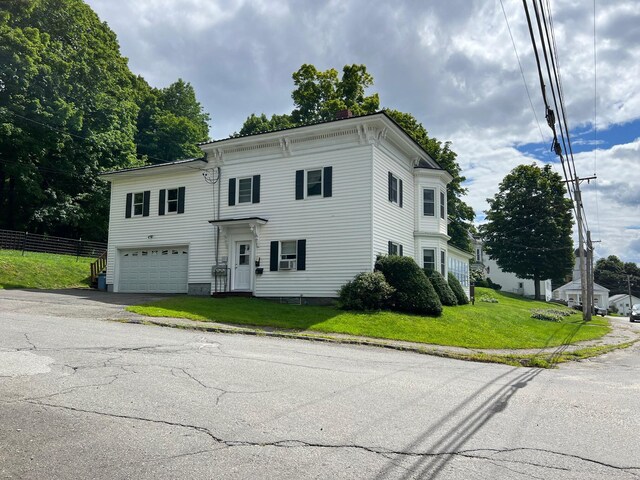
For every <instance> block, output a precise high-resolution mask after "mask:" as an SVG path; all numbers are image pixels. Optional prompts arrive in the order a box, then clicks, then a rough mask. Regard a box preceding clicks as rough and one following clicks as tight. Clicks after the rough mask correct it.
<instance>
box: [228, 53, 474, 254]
mask: <svg viewBox="0 0 640 480" xmlns="http://www.w3.org/2000/svg"><path fill="white" fill-rule="evenodd" d="M292 77H293V84H294V86H295V88H294V90H293V92H292V94H291V98H292V99H293V103H294V109H293V111H292V112H291V114H284V115H273V116H272V117H271V118H270V119H269V118H267V116H266V115H265V114H264V113H263V114H262V115H260V116H257V115H255V114H251V115H250V116H249V117H248V118H247V119H246V121H245V122H244V125H243V126H242V129H241V130H240V133H239V135H250V134H254V133H263V132H270V131H274V130H279V129H282V128H290V127H295V126H299V125H308V124H311V123H317V122H323V121H328V120H333V119H335V118H336V114H337V113H338V112H339V111H341V110H345V109H349V110H351V112H352V113H353V114H354V115H366V114H370V113H375V112H377V111H379V109H380V98H379V96H378V94H377V93H374V94H371V95H367V94H366V93H367V89H368V88H369V87H371V86H372V85H373V76H372V75H371V74H370V73H369V72H367V67H366V66H365V65H357V64H354V65H345V66H344V67H343V69H342V76H341V77H340V76H339V74H338V71H337V70H336V69H334V68H330V69H328V70H325V71H320V70H318V69H316V67H314V66H313V65H309V64H304V65H302V66H301V67H300V68H299V69H298V71H296V72H294V73H293V75H292ZM385 111H386V112H387V114H389V116H390V117H392V118H393V119H394V120H395V121H396V122H397V123H398V124H399V125H400V126H401V127H402V128H403V129H404V130H405V131H406V132H407V133H408V134H409V135H411V137H412V138H413V139H414V140H415V141H416V142H417V143H418V144H420V146H421V147H422V148H424V149H425V150H426V152H427V153H428V154H429V155H431V157H433V159H434V160H436V161H437V162H438V164H440V166H441V167H442V168H444V169H445V170H446V171H447V172H449V173H450V174H451V176H452V177H453V180H452V181H451V183H449V185H448V186H447V211H448V215H449V218H450V220H451V222H450V223H449V228H448V234H449V236H450V237H451V240H450V243H451V244H452V245H454V246H456V247H458V248H461V249H463V250H466V251H471V242H470V239H469V236H468V232H469V231H472V230H473V229H474V227H473V225H472V223H471V222H472V221H473V219H474V216H475V215H474V212H473V209H472V208H471V207H470V206H469V205H467V204H466V203H465V202H464V201H463V200H462V198H461V197H462V196H464V195H465V194H466V192H467V189H466V188H464V187H463V186H462V183H463V182H464V180H465V177H463V176H462V175H461V173H460V165H459V164H458V162H457V158H456V157H457V154H456V153H455V152H454V151H453V150H452V149H451V142H444V143H442V142H440V141H439V140H437V139H436V138H433V137H430V136H429V134H428V133H427V130H426V129H425V128H424V126H423V125H422V124H421V123H420V122H418V120H417V119H416V118H415V117H414V116H413V115H411V114H410V113H404V112H400V111H398V110H392V109H385ZM235 135H238V134H235Z"/></svg>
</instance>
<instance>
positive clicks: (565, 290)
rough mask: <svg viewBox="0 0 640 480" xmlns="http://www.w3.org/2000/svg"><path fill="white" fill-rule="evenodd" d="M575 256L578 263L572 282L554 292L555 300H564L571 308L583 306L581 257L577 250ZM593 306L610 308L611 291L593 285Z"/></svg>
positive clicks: (574, 267) (575, 266) (574, 266)
mask: <svg viewBox="0 0 640 480" xmlns="http://www.w3.org/2000/svg"><path fill="white" fill-rule="evenodd" d="M575 255H576V261H575V263H574V265H573V274H572V280H571V281H570V282H569V283H566V284H564V285H562V286H561V287H558V288H556V289H555V290H554V291H553V299H554V300H562V301H564V302H567V304H568V305H569V306H573V305H578V304H582V286H581V282H580V276H581V275H580V257H579V252H578V250H576V252H575ZM593 305H594V306H597V307H600V308H609V289H607V288H604V287H603V286H602V285H598V284H597V283H595V282H594V283H593Z"/></svg>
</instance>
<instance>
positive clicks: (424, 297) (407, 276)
mask: <svg viewBox="0 0 640 480" xmlns="http://www.w3.org/2000/svg"><path fill="white" fill-rule="evenodd" d="M375 269H376V270H377V271H380V272H382V274H383V275H384V278H385V279H386V280H387V282H388V283H389V285H391V286H392V287H393V288H394V289H395V292H394V293H393V294H392V295H391V302H392V308H393V309H394V310H399V311H402V312H408V313H418V314H422V315H435V316H437V315H440V314H441V313H442V303H440V299H439V298H438V294H437V293H436V291H435V290H434V289H433V286H432V285H431V282H429V279H428V278H427V276H426V275H425V274H424V272H423V271H422V269H421V268H420V267H419V266H418V264H417V263H416V262H415V261H414V260H413V258H410V257H400V256H398V255H385V256H380V257H378V259H377V260H376V267H375Z"/></svg>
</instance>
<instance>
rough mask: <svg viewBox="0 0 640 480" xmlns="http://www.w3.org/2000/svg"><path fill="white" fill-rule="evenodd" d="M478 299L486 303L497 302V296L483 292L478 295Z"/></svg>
mask: <svg viewBox="0 0 640 480" xmlns="http://www.w3.org/2000/svg"><path fill="white" fill-rule="evenodd" d="M480 301H481V302H486V303H498V299H497V298H495V297H491V296H489V295H487V294H483V295H482V296H481V297H480Z"/></svg>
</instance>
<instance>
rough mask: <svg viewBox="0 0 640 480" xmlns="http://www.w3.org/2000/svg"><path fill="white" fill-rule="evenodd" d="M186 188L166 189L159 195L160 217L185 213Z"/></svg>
mask: <svg viewBox="0 0 640 480" xmlns="http://www.w3.org/2000/svg"><path fill="white" fill-rule="evenodd" d="M184 196H185V187H179V188H166V189H162V190H160V192H159V194H158V215H173V214H179V213H184Z"/></svg>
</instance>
